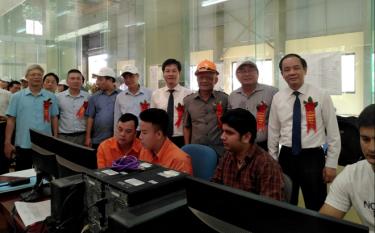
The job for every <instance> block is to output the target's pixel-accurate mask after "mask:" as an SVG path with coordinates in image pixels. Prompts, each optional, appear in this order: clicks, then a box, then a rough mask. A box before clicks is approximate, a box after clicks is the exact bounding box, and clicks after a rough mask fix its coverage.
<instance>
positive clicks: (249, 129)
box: [212, 108, 285, 200]
mask: <svg viewBox="0 0 375 233" xmlns="http://www.w3.org/2000/svg"><path fill="white" fill-rule="evenodd" d="M221 121H222V123H223V133H222V134H221V139H222V140H223V144H224V148H225V150H226V151H227V152H225V153H224V155H223V156H222V158H221V160H220V162H219V165H218V166H217V168H216V171H215V175H214V176H213V178H212V181H213V182H215V183H220V184H224V185H228V186H231V187H234V188H238V189H242V190H245V191H248V192H252V193H255V194H259V195H262V196H267V197H270V198H273V199H275V200H284V199H285V195H284V181H283V173H282V170H281V168H280V166H279V164H278V163H277V162H276V161H275V160H274V159H273V158H272V157H271V156H270V155H269V154H268V152H266V151H264V150H263V149H262V148H261V147H259V146H258V145H257V144H256V143H254V141H255V138H256V133H257V129H256V120H255V117H254V116H253V115H252V114H251V113H250V112H249V111H246V110H244V109H240V108H237V109H233V110H228V112H226V113H225V114H224V115H223V117H222V118H221Z"/></svg>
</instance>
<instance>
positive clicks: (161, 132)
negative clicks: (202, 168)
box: [138, 108, 193, 175]
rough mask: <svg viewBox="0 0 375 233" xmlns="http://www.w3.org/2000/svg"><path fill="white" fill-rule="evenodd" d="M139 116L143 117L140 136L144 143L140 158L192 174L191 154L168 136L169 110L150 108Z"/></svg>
mask: <svg viewBox="0 0 375 233" xmlns="http://www.w3.org/2000/svg"><path fill="white" fill-rule="evenodd" d="M139 118H140V119H141V124H140V128H141V135H140V137H139V138H140V139H141V142H142V145H143V148H142V150H141V152H140V154H139V157H138V158H139V160H142V161H146V162H150V163H154V164H157V165H160V166H163V167H166V168H171V169H174V170H176V171H180V172H184V173H188V174H190V175H192V174H193V170H192V165H191V158H190V156H189V155H188V154H186V153H185V152H183V151H182V150H181V149H180V148H178V147H177V146H176V145H175V144H173V142H172V141H170V140H169V139H168V137H167V128H168V114H167V112H166V111H164V110H161V109H157V108H150V109H147V110H145V111H143V112H141V114H140V115H139Z"/></svg>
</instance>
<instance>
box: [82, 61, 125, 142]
mask: <svg viewBox="0 0 375 233" xmlns="http://www.w3.org/2000/svg"><path fill="white" fill-rule="evenodd" d="M93 76H95V77H96V79H97V84H98V86H99V88H100V91H98V92H96V93H95V94H94V95H93V96H91V97H90V98H89V103H88V108H87V110H86V114H85V115H86V116H87V125H86V137H85V146H90V147H92V148H95V149H97V148H98V146H99V144H100V143H101V142H102V141H104V140H105V139H107V138H110V137H112V136H113V112H114V107H115V101H116V97H117V95H118V94H119V93H120V90H117V89H115V85H114V82H115V81H116V80H115V77H116V74H115V72H114V71H113V70H112V69H110V68H108V67H103V68H101V69H100V70H99V72H98V73H94V74H93Z"/></svg>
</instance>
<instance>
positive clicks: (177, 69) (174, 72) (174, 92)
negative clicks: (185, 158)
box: [151, 58, 192, 147]
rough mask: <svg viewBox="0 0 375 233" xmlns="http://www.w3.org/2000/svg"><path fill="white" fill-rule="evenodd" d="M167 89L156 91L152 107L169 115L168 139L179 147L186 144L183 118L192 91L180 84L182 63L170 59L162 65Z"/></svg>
mask: <svg viewBox="0 0 375 233" xmlns="http://www.w3.org/2000/svg"><path fill="white" fill-rule="evenodd" d="M162 71H163V77H164V80H165V84H166V86H165V87H162V88H160V89H158V90H156V91H155V92H154V93H153V94H152V97H151V107H152V108H160V109H163V110H165V111H166V112H167V113H168V117H169V121H168V131H167V136H168V138H169V139H170V140H171V141H172V142H173V143H174V144H176V145H177V146H178V147H182V146H183V145H184V144H185V143H184V136H183V125H182V116H183V113H184V105H183V100H184V97H185V96H187V95H190V94H191V93H192V91H191V90H190V89H187V88H186V87H183V86H181V85H180V84H179V81H180V74H181V63H180V62H179V61H177V60H176V59H173V58H170V59H167V60H165V61H164V62H163V65H162Z"/></svg>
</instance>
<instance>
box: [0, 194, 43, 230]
mask: <svg viewBox="0 0 375 233" xmlns="http://www.w3.org/2000/svg"><path fill="white" fill-rule="evenodd" d="M22 192H25V190H20V191H17V192H11V193H3V194H0V233H2V232H4V233H5V232H11V230H12V229H13V228H14V227H16V228H17V230H18V231H20V232H24V231H25V230H26V227H25V225H24V224H23V222H22V220H21V218H20V217H19V215H18V214H17V213H14V214H13V213H12V211H13V208H14V202H16V201H20V200H21V198H20V194H21V193H22ZM31 228H32V230H31V229H30V232H43V228H44V226H43V224H40V223H38V224H35V225H32V226H31ZM44 229H45V232H47V229H46V228H44Z"/></svg>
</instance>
